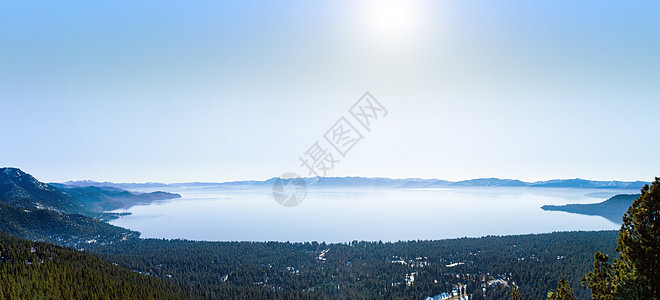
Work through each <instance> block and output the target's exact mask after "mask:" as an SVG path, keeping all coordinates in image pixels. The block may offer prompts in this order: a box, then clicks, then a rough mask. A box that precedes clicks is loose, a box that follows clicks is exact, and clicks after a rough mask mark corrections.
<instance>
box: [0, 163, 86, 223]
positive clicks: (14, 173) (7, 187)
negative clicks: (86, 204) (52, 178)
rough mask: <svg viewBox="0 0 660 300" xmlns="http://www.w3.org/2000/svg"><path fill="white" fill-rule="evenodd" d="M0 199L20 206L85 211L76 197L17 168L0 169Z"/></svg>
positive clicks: (55, 210) (61, 211) (63, 210)
mask: <svg viewBox="0 0 660 300" xmlns="http://www.w3.org/2000/svg"><path fill="white" fill-rule="evenodd" d="M0 201H2V202H5V203H8V204H11V205H14V206H16V207H21V208H29V209H46V210H51V211H54V212H57V213H85V212H86V211H85V209H84V208H83V207H82V206H81V203H80V201H79V200H78V199H76V198H74V197H72V196H70V195H68V194H65V193H62V192H60V191H59V190H58V189H56V188H54V187H53V186H51V185H48V184H45V183H43V182H40V181H38V180H37V179H35V178H34V177H32V176H31V175H30V174H27V173H25V172H23V171H21V170H20V169H17V168H2V169H0Z"/></svg>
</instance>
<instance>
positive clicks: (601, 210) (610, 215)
mask: <svg viewBox="0 0 660 300" xmlns="http://www.w3.org/2000/svg"><path fill="white" fill-rule="evenodd" d="M638 197H639V194H634V195H616V196H614V197H612V198H609V199H607V200H605V201H603V202H600V203H589V204H566V205H544V206H542V207H541V209H543V210H547V211H565V212H569V213H574V214H581V215H589V216H602V217H604V218H606V219H608V220H610V221H612V222H613V223H616V224H621V223H622V220H621V218H622V217H623V215H624V214H625V213H626V211H628V207H630V205H631V204H632V203H633V202H634V201H635V199H637V198H638Z"/></svg>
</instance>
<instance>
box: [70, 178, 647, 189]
mask: <svg viewBox="0 0 660 300" xmlns="http://www.w3.org/2000/svg"><path fill="white" fill-rule="evenodd" d="M276 178H277V177H273V178H270V179H267V180H263V181H259V180H246V181H229V182H183V183H158V182H148V183H112V182H96V181H89V180H84V181H67V182H64V183H62V184H64V185H67V186H72V187H90V186H94V187H101V188H102V187H114V188H121V189H140V188H162V187H195V186H198V187H199V186H201V187H246V186H255V187H257V186H269V185H272V184H273V182H274V181H275V179H276ZM304 180H305V183H306V184H307V185H308V186H317V187H333V186H336V187H387V188H437V187H498V186H499V187H534V188H589V189H641V188H642V187H643V186H644V185H645V184H649V182H644V181H617V180H611V181H599V180H587V179H580V178H575V179H553V180H547V181H537V182H525V181H521V180H516V179H500V178H476V179H469V180H462V181H448V180H441V179H421V178H404V179H394V178H386V177H319V178H316V177H305V178H304Z"/></svg>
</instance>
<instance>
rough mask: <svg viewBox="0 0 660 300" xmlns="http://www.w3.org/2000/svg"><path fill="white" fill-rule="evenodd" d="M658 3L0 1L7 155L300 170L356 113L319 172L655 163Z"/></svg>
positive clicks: (639, 169)
mask: <svg viewBox="0 0 660 300" xmlns="http://www.w3.org/2000/svg"><path fill="white" fill-rule="evenodd" d="M658 15H660V2H658V1H570V0H566V1H543V0H541V1H507V0H503V1H471V0H456V1H420V0H379V1H378V0H332V1H289V0H283V1H253V0H247V1H158V2H154V1H135V0H131V1H65V2H61V1H2V2H0V108H1V109H2V110H1V111H0V112H1V113H2V120H3V124H4V125H3V126H0V136H2V141H3V143H2V146H1V147H0V166H14V167H19V168H21V169H23V170H24V171H26V172H29V173H31V174H32V175H34V176H35V177H37V178H38V179H40V180H42V181H49V182H56V181H57V182H60V181H66V180H83V179H89V180H97V181H113V182H148V181H152V182H153V181H158V182H187V181H215V182H220V181H232V180H247V179H258V180H262V179H266V178H271V177H274V176H279V175H281V174H283V173H286V172H294V173H299V174H301V175H302V176H308V175H309V173H308V171H309V170H308V169H307V168H306V167H305V166H304V165H303V166H301V160H300V158H307V157H308V156H307V153H311V152H312V151H308V150H310V149H312V148H313V145H315V143H316V142H318V144H317V145H319V146H320V148H319V149H321V150H323V151H324V152H323V153H332V151H334V148H332V145H329V144H328V143H327V140H325V139H324V134H326V133H327V132H328V131H329V130H331V129H332V128H334V129H336V127H335V124H336V122H337V121H338V120H340V118H342V117H345V120H346V121H347V122H349V123H351V125H355V126H356V127H355V128H354V129H355V131H362V132H361V134H362V138H361V139H359V141H358V142H356V143H355V144H354V147H352V148H350V151H348V152H347V153H345V155H343V156H342V155H340V154H338V153H336V152H335V153H334V155H333V157H332V158H331V159H330V160H332V161H335V162H334V163H333V164H332V168H329V165H330V163H327V164H326V170H325V171H324V173H325V175H326V176H367V177H392V178H407V177H419V178H440V179H448V180H462V179H470V178H482V177H499V178H515V179H522V180H527V181H536V180H547V179H553V178H578V177H579V178H586V179H597V180H646V181H650V180H651V179H652V178H653V177H654V176H660V173H658V172H659V171H660V159H658V152H659V151H660V139H658V138H657V135H656V134H653V132H655V131H657V129H658V124H660V123H659V122H658V117H657V116H658V111H660V55H658V53H660V34H658V29H659V28H660V18H658V17H657V16H658ZM367 91H368V92H369V93H370V94H371V95H372V96H373V98H375V99H376V100H377V101H378V103H380V105H381V106H382V108H385V109H386V111H387V115H381V116H380V117H379V118H378V120H375V119H374V120H372V121H373V122H372V123H370V124H371V125H370V126H371V127H370V128H369V129H370V131H366V130H365V129H364V128H363V127H360V124H358V123H357V122H358V121H357V119H356V118H355V117H353V116H352V115H351V114H350V112H349V109H351V107H353V105H354V104H355V103H356V101H358V100H359V99H360V97H361V96H362V95H364V94H365V93H366V92H367ZM358 107H360V106H358ZM347 128H348V127H347ZM317 153H318V152H317ZM324 158H328V156H324ZM328 161H329V160H326V162H328ZM317 171H318V170H317ZM320 175H323V174H320Z"/></svg>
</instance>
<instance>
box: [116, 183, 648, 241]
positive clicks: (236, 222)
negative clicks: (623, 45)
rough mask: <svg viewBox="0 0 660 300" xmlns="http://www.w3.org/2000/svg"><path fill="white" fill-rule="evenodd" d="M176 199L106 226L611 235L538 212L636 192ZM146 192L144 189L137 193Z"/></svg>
mask: <svg viewBox="0 0 660 300" xmlns="http://www.w3.org/2000/svg"><path fill="white" fill-rule="evenodd" d="M158 190H165V191H168V192H174V193H179V194H181V195H182V196H183V197H182V198H180V199H174V200H167V201H160V202H155V203H152V204H150V205H138V206H133V207H131V208H129V209H128V210H122V211H129V212H131V213H132V215H130V216H126V217H122V218H120V219H117V220H114V221H112V222H111V223H112V224H114V225H117V226H121V227H125V228H129V229H133V230H137V231H140V232H141V233H142V237H154V238H184V239H192V240H207V241H292V242H293V241H326V242H346V241H351V240H372V241H377V240H383V241H397V240H416V239H445V238H455V237H464V236H469V237H478V236H484V235H510V234H525V233H544V232H553V231H568V230H605V229H607V230H609V229H619V227H620V225H618V224H614V223H612V222H610V221H608V220H607V219H605V218H603V217H598V216H584V215H577V214H570V213H565V212H549V211H543V210H542V209H541V206H543V205H545V204H567V203H594V202H600V201H603V200H605V199H607V198H609V196H610V195H615V194H624V193H626V194H633V193H637V192H638V191H637V190H603V189H598V190H592V189H571V188H567V189H562V188H506V187H460V188H446V189H370V188H310V189H309V190H308V193H307V197H306V198H305V200H304V202H303V203H302V204H301V205H299V206H297V207H293V208H287V207H282V206H280V205H279V204H278V203H277V202H275V200H274V199H273V196H272V191H271V189H270V187H265V188H249V189H248V188H245V189H240V188H238V189H237V188H219V187H211V188H209V187H205V188H202V187H200V188H173V187H170V188H164V189H158ZM140 191H142V192H144V191H153V189H152V190H140Z"/></svg>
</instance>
